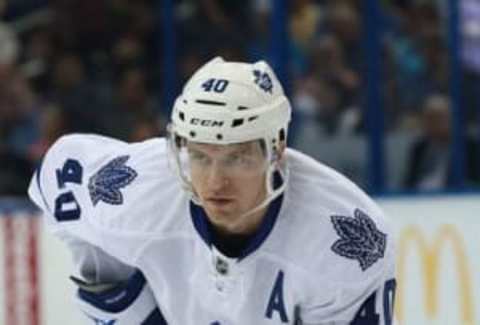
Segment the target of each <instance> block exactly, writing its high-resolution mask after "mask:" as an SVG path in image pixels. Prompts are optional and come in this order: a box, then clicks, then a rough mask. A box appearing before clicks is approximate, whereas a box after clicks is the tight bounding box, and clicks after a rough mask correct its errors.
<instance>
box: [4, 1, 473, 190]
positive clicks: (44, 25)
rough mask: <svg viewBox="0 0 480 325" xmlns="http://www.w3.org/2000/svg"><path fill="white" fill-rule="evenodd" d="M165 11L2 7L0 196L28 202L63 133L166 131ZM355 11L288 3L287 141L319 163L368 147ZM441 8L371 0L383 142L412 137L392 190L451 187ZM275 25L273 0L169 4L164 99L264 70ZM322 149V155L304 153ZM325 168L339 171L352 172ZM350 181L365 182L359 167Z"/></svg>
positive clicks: (466, 42)
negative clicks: (214, 76)
mask: <svg viewBox="0 0 480 325" xmlns="http://www.w3.org/2000/svg"><path fill="white" fill-rule="evenodd" d="M161 3H162V1H155V0H135V1H133V0H104V1H97V0H49V1H47V0H22V1H5V0H0V17H2V20H1V22H0V195H24V193H25V189H26V187H27V182H28V180H29V177H30V175H31V173H32V171H33V170H34V168H35V167H36V166H37V165H38V164H39V162H40V161H41V158H42V155H43V154H44V153H45V151H46V149H47V148H48V147H49V146H50V145H51V144H52V143H53V142H54V141H55V139H57V138H58V137H59V136H61V135H62V134H65V133H70V132H87V133H88V132H94V133H100V134H104V135H108V136H113V137H116V138H119V139H122V140H126V141H141V140H144V139H146V138H150V137H153V136H159V135H164V134H165V123H166V120H167V119H168V114H169V112H170V107H163V106H162V103H164V102H165V101H163V96H165V93H164V91H165V89H166V85H165V84H163V81H162V73H163V70H164V69H165V68H166V67H163V66H162V55H163V53H164V52H163V48H162V46H163V43H162V38H163V31H162V19H163V16H162V5H161ZM362 3H363V2H362V1H356V0H317V1H315V0H295V1H289V5H288V6H289V8H288V18H289V21H288V31H289V35H290V41H289V44H288V47H287V48H288V54H289V60H290V61H289V62H290V65H289V73H290V76H291V89H289V94H290V96H291V99H292V104H293V107H294V116H295V128H294V132H292V143H293V145H294V146H296V147H298V148H301V149H304V151H309V150H310V151H311V152H310V154H312V155H313V156H315V157H316V158H318V159H320V160H327V161H328V160H329V159H328V157H327V156H328V155H329V154H330V155H331V156H332V157H333V156H334V155H333V154H332V153H330V151H332V150H333V151H334V150H339V148H338V146H334V145H333V144H334V143H335V141H337V140H338V139H344V138H348V139H351V141H350V140H349V141H350V143H351V144H352V146H355V143H356V142H355V141H357V140H358V139H362V138H363V139H364V138H365V137H364V136H365V125H364V124H365V123H364V118H363V113H362V112H363V104H364V102H365V82H364V80H363V79H364V75H365V45H364V44H365V42H364V40H365V37H366V35H365V34H364V33H363V31H364V28H363V27H364V24H363V23H364V21H365V19H368V17H369V16H368V13H365V12H364V10H363V9H364V8H362ZM447 9H448V8H446V5H445V1H433V0H432V1H428V0H422V1H421V0H410V1H409V0H385V1H381V13H382V17H383V19H382V22H381V27H382V32H381V47H382V62H378V64H379V65H381V71H382V76H381V81H382V83H381V88H382V98H381V102H382V104H383V107H384V109H385V117H386V121H385V126H386V132H387V133H386V136H387V137H393V136H394V135H397V134H400V135H401V136H400V137H401V138H402V137H403V138H405V139H408V140H405V141H404V143H405V145H404V147H405V150H404V152H405V154H404V156H402V157H401V159H400V158H398V159H396V158H395V159H394V160H403V162H402V163H401V164H400V165H401V166H402V167H401V168H400V167H399V168H398V169H394V170H393V171H392V172H391V174H393V175H395V179H396V181H395V184H394V185H393V187H394V188H400V189H428V190H432V189H433V190H436V189H445V188H448V186H449V185H451V184H452V179H451V177H452V171H451V161H450V160H451V155H450V150H451V146H450V141H451V137H450V135H451V131H450V130H451V128H450V124H451V123H450V110H451V105H452V101H451V99H450V97H449V87H450V85H449V81H450V76H449V50H448V46H447V45H448V39H447V36H448V33H447V28H448V10H447ZM461 9H462V18H463V19H462V24H461V32H462V41H463V43H462V53H461V59H462V69H463V71H462V75H463V79H462V102H463V107H464V112H465V142H466V149H467V150H466V151H467V155H466V177H467V184H468V185H478V184H480V167H479V166H480V152H479V149H478V148H479V145H478V127H479V126H480V113H479V112H480V102H478V99H477V98H478V95H477V94H478V92H477V91H476V90H477V87H479V86H480V83H479V80H480V59H479V58H480V3H477V1H476V0H462V5H461ZM271 15H272V0H250V1H245V0H244V1H240V0H229V1H222V0H196V1H195V0H177V1H174V21H175V30H176V33H177V35H176V46H177V50H176V59H177V66H176V67H175V69H176V71H177V78H176V82H177V84H175V85H168V86H169V89H174V90H175V91H177V92H178V91H179V89H180V86H181V85H182V84H183V82H184V81H185V80H186V79H187V78H188V77H189V76H190V75H191V73H192V72H193V71H194V70H195V69H196V68H198V67H199V66H200V65H201V64H203V63H204V62H205V61H206V60H208V59H209V58H211V57H212V56H215V55H221V56H223V57H225V58H226V59H228V60H248V61H253V60H258V59H264V60H267V61H270V60H271V59H272V52H271V51H270V44H269V40H270V37H271V34H270V33H271V28H270V27H271V19H270V18H271ZM477 54H479V55H477ZM477 85H479V86H477ZM295 130H296V131H295ZM329 141H330V142H329ZM332 141H333V142H332ZM321 143H329V144H330V147H328V148H326V149H325V148H323V151H322V150H320V151H318V152H316V151H315V150H311V148H314V147H320V146H321ZM332 143H333V144H332ZM334 147H337V148H334ZM400 147H401V146H398V147H397V148H400ZM331 148H332V149H331ZM340 150H344V151H345V148H340ZM394 151H398V150H394ZM351 152H354V151H353V150H352V151H351ZM365 155H366V153H365ZM357 158H358V157H350V158H349V159H348V160H349V164H350V165H352V164H353V163H352V161H353V160H355V159H357ZM337 162H338V161H337ZM331 164H332V165H335V164H336V161H335V159H331ZM359 164H360V165H362V166H363V167H364V164H365V161H362V160H361V159H360V161H359ZM334 167H337V168H339V169H341V170H342V171H344V172H347V174H348V173H349V167H348V166H346V167H345V166H341V165H339V166H334ZM352 173H353V175H349V176H351V177H352V178H353V179H354V180H357V181H358V182H359V183H362V182H364V180H365V177H366V175H365V172H364V168H363V169H362V168H359V169H355V168H353V169H351V170H350V174H352ZM355 173H357V175H355Z"/></svg>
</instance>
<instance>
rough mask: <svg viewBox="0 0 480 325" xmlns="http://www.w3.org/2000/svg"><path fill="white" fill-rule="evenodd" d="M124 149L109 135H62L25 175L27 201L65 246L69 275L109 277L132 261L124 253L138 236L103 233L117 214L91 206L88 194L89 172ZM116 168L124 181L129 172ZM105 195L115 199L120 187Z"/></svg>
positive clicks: (120, 272) (121, 272) (119, 273)
mask: <svg viewBox="0 0 480 325" xmlns="http://www.w3.org/2000/svg"><path fill="white" fill-rule="evenodd" d="M125 153H126V154H127V155H128V144H127V143H125V142H122V141H118V140H115V139H111V138H107V137H103V136H96V135H80V134H73V135H67V136H63V137H61V138H60V139H58V140H57V141H56V142H55V143H54V144H53V146H52V147H51V148H50V149H49V150H48V152H47V153H46V155H45V156H44V159H43V161H42V164H41V165H40V166H39V167H38V168H37V170H36V172H35V173H34V175H33V177H32V179H31V182H30V186H29V190H28V194H29V196H30V198H31V200H32V201H33V202H34V203H35V204H36V205H37V206H38V207H39V208H40V209H41V210H42V212H43V215H44V221H45V224H46V226H47V228H48V230H50V231H51V232H52V233H53V234H54V235H56V236H57V237H58V238H60V239H61V240H62V241H64V242H65V243H66V244H67V246H68V248H69V249H70V251H71V252H72V256H73V261H74V265H75V275H80V276H81V277H82V278H86V279H89V280H92V281H98V280H102V278H104V277H108V278H110V279H109V280H112V278H113V279H115V278H123V277H124V276H128V275H129V274H130V272H131V268H130V267H129V266H127V265H126V264H130V262H132V261H131V260H130V259H129V257H130V256H132V255H133V254H132V250H133V249H134V247H136V246H135V245H134V242H135V241H139V240H140V239H138V238H136V237H135V236H130V237H128V238H125V237H122V236H121V235H118V234H113V232H112V233H109V232H107V231H106V229H107V228H108V223H109V222H110V223H111V222H112V219H113V220H114V219H115V218H117V217H118V213H117V215H114V214H113V213H112V212H111V211H110V210H109V209H108V207H107V208H106V209H98V208H97V209H95V201H94V200H93V199H92V195H91V193H92V191H93V190H92V186H93V185H92V182H91V178H92V175H94V174H95V173H98V171H99V170H100V169H101V167H102V166H105V164H108V162H110V161H112V160H115V158H116V157H126V154H125ZM122 168H123V169H122V171H126V174H125V175H126V176H125V177H126V178H125V179H123V181H124V182H127V181H128V180H129V178H128V177H130V179H131V178H132V177H133V176H132V175H133V174H132V173H131V174H128V172H129V171H130V170H129V169H127V167H125V166H123V165H122ZM132 170H133V169H132ZM122 175H123V174H122ZM122 175H121V176H122ZM110 176H112V175H110ZM113 177H115V175H113ZM106 181H108V180H106ZM101 190H102V189H97V192H98V193H101ZM114 190H115V189H114ZM108 194H110V195H112V196H111V197H110V196H108ZM116 194H117V196H115V195H116ZM105 195H106V197H109V198H110V199H111V200H115V199H116V200H118V199H119V196H118V195H121V191H120V190H119V189H117V191H116V192H114V191H112V193H107V194H105ZM114 203H115V202H114ZM109 217H110V218H109ZM112 234H113V235H112ZM118 245H120V247H119V248H117V247H118ZM112 247H115V249H112Z"/></svg>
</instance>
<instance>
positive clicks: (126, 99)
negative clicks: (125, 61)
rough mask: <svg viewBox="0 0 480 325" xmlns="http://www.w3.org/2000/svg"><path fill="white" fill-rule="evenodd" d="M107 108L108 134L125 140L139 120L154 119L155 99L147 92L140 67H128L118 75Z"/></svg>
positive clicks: (145, 80)
mask: <svg viewBox="0 0 480 325" xmlns="http://www.w3.org/2000/svg"><path fill="white" fill-rule="evenodd" d="M112 99H113V103H112V105H110V107H109V108H108V115H107V116H108V119H109V123H108V124H109V126H110V127H109V130H108V132H107V133H108V134H109V135H111V136H113V137H115V138H118V139H122V140H125V141H128V140H129V139H130V138H131V137H132V134H131V132H132V128H133V126H134V125H137V124H138V123H139V122H140V121H145V120H152V121H156V120H158V119H159V118H161V117H157V114H156V112H155V108H156V107H157V104H156V102H157V101H156V100H155V99H154V98H153V96H151V95H150V93H149V92H148V86H147V76H146V73H145V71H144V70H142V69H141V68H135V67H133V68H128V69H126V70H125V71H123V73H122V74H121V75H120V77H119V80H118V84H117V86H116V88H115V90H114V95H113V96H112Z"/></svg>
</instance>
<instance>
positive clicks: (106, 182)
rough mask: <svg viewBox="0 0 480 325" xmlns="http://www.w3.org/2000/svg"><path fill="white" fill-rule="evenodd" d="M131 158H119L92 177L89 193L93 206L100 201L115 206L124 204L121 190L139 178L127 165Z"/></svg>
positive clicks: (89, 183)
mask: <svg viewBox="0 0 480 325" xmlns="http://www.w3.org/2000/svg"><path fill="white" fill-rule="evenodd" d="M129 158H130V156H120V157H117V158H115V159H113V160H112V161H110V162H109V163H107V164H106V165H105V166H103V167H102V168H100V170H99V171H98V172H96V173H95V175H93V176H92V177H90V180H89V182H88V191H89V193H90V199H91V200H92V203H93V205H97V203H98V202H100V201H103V202H105V203H109V204H113V205H120V204H122V203H123V195H122V192H120V189H121V188H124V187H125V186H127V185H128V184H130V183H131V182H132V181H133V180H134V179H135V178H136V177H137V172H136V171H135V170H134V169H133V168H131V167H128V166H126V165H125V163H126V162H127V160H128V159H129Z"/></svg>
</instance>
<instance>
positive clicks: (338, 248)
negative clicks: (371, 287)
mask: <svg viewBox="0 0 480 325" xmlns="http://www.w3.org/2000/svg"><path fill="white" fill-rule="evenodd" d="M331 220H332V223H333V227H334V228H335V231H336V232H337V234H338V235H339V236H340V239H339V240H337V241H336V242H335V243H334V244H333V245H332V247H331V248H332V250H333V251H334V252H335V253H337V254H338V255H341V256H343V257H346V258H350V259H355V260H358V262H359V263H360V267H361V268H362V271H365V270H366V269H368V268H369V267H370V266H372V265H373V264H374V263H375V262H376V261H378V260H379V259H380V258H383V257H384V253H385V247H386V243H387V235H385V234H384V233H383V232H381V231H380V230H378V228H377V226H376V225H375V222H373V220H372V219H371V218H370V217H369V216H368V215H367V214H365V213H364V212H363V211H361V210H359V209H355V211H354V217H353V218H352V217H345V216H331Z"/></svg>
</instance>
